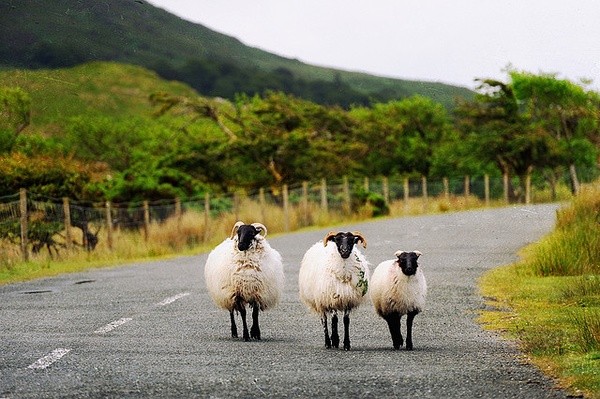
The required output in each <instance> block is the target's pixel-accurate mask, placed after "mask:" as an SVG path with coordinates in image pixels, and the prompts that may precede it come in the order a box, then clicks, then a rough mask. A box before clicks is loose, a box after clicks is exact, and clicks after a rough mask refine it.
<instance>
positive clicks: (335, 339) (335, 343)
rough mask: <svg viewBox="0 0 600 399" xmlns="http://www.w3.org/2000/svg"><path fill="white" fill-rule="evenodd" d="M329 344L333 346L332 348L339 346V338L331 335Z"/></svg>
mask: <svg viewBox="0 0 600 399" xmlns="http://www.w3.org/2000/svg"><path fill="white" fill-rule="evenodd" d="M331 346H333V347H334V348H339V347H340V339H339V337H336V336H333V337H332V338H331Z"/></svg>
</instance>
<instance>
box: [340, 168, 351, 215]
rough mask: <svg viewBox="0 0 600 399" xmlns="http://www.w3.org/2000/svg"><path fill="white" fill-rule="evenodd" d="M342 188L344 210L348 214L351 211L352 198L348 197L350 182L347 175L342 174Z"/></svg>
mask: <svg viewBox="0 0 600 399" xmlns="http://www.w3.org/2000/svg"><path fill="white" fill-rule="evenodd" d="M342 190H343V192H344V209H343V210H344V212H345V213H346V214H347V215H349V214H350V213H352V198H350V183H349V182H348V176H344V179H343V180H342Z"/></svg>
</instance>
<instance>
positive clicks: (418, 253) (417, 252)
mask: <svg viewBox="0 0 600 399" xmlns="http://www.w3.org/2000/svg"><path fill="white" fill-rule="evenodd" d="M413 252H414V253H415V254H416V255H417V258H418V257H419V256H421V255H423V254H422V253H421V252H420V251H413Z"/></svg>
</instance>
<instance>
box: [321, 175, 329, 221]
mask: <svg viewBox="0 0 600 399" xmlns="http://www.w3.org/2000/svg"><path fill="white" fill-rule="evenodd" d="M321 209H322V210H323V212H325V213H327V212H329V204H328V203H327V180H326V179H325V178H322V179H321Z"/></svg>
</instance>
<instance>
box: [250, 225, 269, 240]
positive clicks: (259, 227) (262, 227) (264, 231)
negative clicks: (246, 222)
mask: <svg viewBox="0 0 600 399" xmlns="http://www.w3.org/2000/svg"><path fill="white" fill-rule="evenodd" d="M252 226H254V228H255V229H256V230H258V231H259V233H260V234H261V235H262V236H263V237H266V236H267V228H266V227H265V225H264V224H262V223H252Z"/></svg>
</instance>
